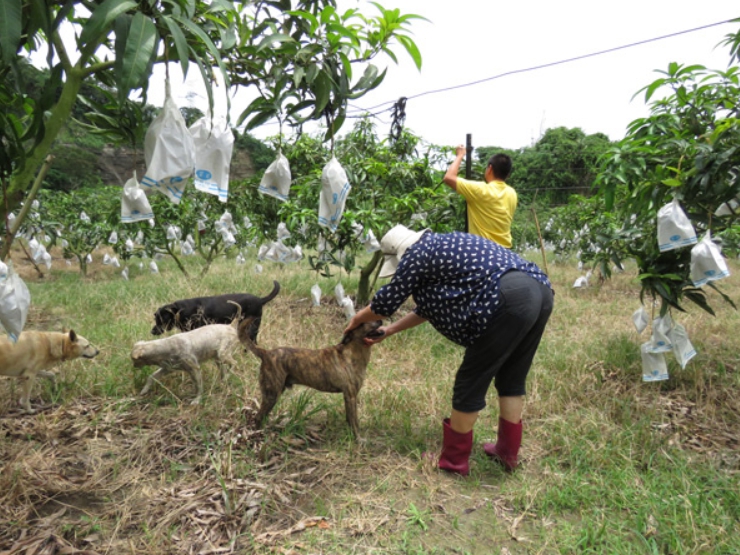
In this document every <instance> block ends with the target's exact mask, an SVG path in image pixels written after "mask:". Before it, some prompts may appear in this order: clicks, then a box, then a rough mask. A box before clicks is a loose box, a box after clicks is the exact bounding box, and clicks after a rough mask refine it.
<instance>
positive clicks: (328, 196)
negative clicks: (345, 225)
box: [319, 156, 352, 231]
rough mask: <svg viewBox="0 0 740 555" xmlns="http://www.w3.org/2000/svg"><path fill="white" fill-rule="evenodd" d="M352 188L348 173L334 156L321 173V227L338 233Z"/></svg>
mask: <svg viewBox="0 0 740 555" xmlns="http://www.w3.org/2000/svg"><path fill="white" fill-rule="evenodd" d="M351 189H352V187H351V186H350V184H349V180H348V179H347V173H346V172H345V171H344V168H342V165H341V164H340V163H339V160H337V159H336V158H335V157H334V156H332V158H331V160H329V162H328V163H327V164H326V166H324V169H323V171H322V172H321V194H320V195H319V225H320V226H323V227H328V228H329V229H330V230H331V231H336V230H337V226H338V225H339V221H340V220H341V219H342V213H343V212H344V203H345V202H346V201H347V195H349V192H350V190H351Z"/></svg>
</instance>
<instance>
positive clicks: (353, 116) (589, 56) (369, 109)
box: [347, 19, 734, 118]
mask: <svg viewBox="0 0 740 555" xmlns="http://www.w3.org/2000/svg"><path fill="white" fill-rule="evenodd" d="M732 21H734V20H732V19H727V20H724V21H718V22H716V23H710V24H708V25H702V26H700V27H694V28H692V29H686V30H683V31H677V32H675V33H669V34H667V35H660V36H657V37H653V38H650V39H645V40H641V41H637V42H632V43H629V44H624V45H622V46H615V47H613V48H607V49H606V50H599V51H597V52H591V53H590V54H582V55H580V56H574V57H572V58H565V59H563V60H558V61H556V62H548V63H545V64H540V65H536V66H531V67H527V68H521V69H514V70H511V71H506V72H504V73H499V74H498V75H493V76H491V77H485V78H483V79H477V80H475V81H470V82H469V83H462V84H459V85H452V86H450V87H443V88H441V89H433V90H429V91H424V92H421V93H417V94H412V95H409V96H406V100H413V99H415V98H420V97H422V96H426V95H430V94H437V93H442V92H447V91H452V90H456V89H462V88H465V87H472V86H473V85H479V84H481V83H486V82H488V81H493V80H495V79H500V78H502V77H508V76H510V75H516V74H519V73H526V72H530V71H536V70H538V69H545V68H548V67H554V66H557V65H562V64H567V63H571V62H575V61H578V60H584V59H586V58H593V57H594V56H601V55H604V54H609V53H612V52H617V51H619V50H624V49H627V48H633V47H635V46H640V45H643V44H648V43H651V42H656V41H659V40H664V39H668V38H673V37H677V36H680V35H685V34H688V33H694V32H696V31H702V30H704V29H709V28H711V27H717V26H718V25H724V24H726V23H731V22H732ZM395 103H396V101H395V100H389V101H386V102H382V103H380V104H377V105H375V106H372V107H370V108H367V109H364V110H363V109H361V108H359V107H357V108H354V110H357V111H362V112H365V113H366V112H372V111H373V110H376V109H377V108H380V107H381V106H386V105H388V104H391V105H394V104H395ZM391 109H392V106H390V107H388V108H385V109H383V110H381V111H380V112H376V113H374V114H367V115H370V116H375V115H378V114H381V113H383V112H386V111H388V110H391ZM347 117H348V118H357V117H364V116H355V115H349V110H348V114H347Z"/></svg>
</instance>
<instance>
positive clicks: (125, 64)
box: [116, 12, 159, 98]
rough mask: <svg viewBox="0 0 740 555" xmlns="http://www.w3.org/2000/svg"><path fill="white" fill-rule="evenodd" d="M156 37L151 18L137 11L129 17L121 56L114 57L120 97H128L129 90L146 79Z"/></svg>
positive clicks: (157, 37) (142, 83)
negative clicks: (129, 22)
mask: <svg viewBox="0 0 740 555" xmlns="http://www.w3.org/2000/svg"><path fill="white" fill-rule="evenodd" d="M158 39H159V35H158V34H157V28H156V27H155V26H154V23H153V22H152V20H151V19H149V18H148V17H147V16H145V15H144V14H142V13H141V12H137V13H136V14H135V15H134V17H133V18H132V19H131V26H130V27H129V30H128V35H127V37H126V45H125V48H124V53H123V58H122V59H119V57H118V56H117V57H116V74H117V75H116V77H117V78H116V85H117V87H118V91H119V95H121V98H128V95H129V92H131V91H132V90H134V89H138V88H141V87H143V86H144V85H145V84H146V82H147V81H148V79H149V74H150V71H149V69H150V63H151V61H152V58H153V57H154V56H156V53H157V44H158V42H159V41H158Z"/></svg>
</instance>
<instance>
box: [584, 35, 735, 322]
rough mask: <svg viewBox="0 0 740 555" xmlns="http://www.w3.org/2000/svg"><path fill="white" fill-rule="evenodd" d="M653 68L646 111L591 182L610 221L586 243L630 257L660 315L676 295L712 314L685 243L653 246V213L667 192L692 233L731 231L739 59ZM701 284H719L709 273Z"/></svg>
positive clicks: (602, 254)
mask: <svg viewBox="0 0 740 555" xmlns="http://www.w3.org/2000/svg"><path fill="white" fill-rule="evenodd" d="M736 51H737V43H736V45H735V52H736ZM661 73H662V77H660V78H659V79H657V80H655V81H654V82H652V83H650V84H649V85H648V86H646V87H645V88H644V89H642V92H644V94H645V100H646V102H650V110H651V114H650V115H649V116H648V117H646V118H641V119H638V120H636V121H634V122H632V124H630V126H629V129H628V134H627V136H626V137H625V139H624V140H622V141H621V142H619V143H618V144H617V145H616V146H614V147H613V148H612V149H611V150H610V151H609V153H608V156H607V158H606V164H605V168H604V171H603V174H602V175H601V177H600V181H599V184H600V188H601V191H602V192H603V195H604V196H603V199H604V204H603V209H604V210H605V211H606V212H608V213H612V212H613V213H614V214H615V215H616V220H617V221H618V222H619V226H618V228H615V229H613V232H612V233H608V234H602V236H601V237H599V236H598V232H599V230H597V229H593V235H592V243H593V245H594V247H593V249H592V250H593V251H594V252H595V254H594V258H595V259H597V260H600V261H602V262H607V261H609V260H613V261H616V262H619V261H621V260H624V259H626V258H634V260H636V262H637V266H638V272H639V275H638V277H639V280H640V283H641V286H642V293H641V294H642V296H648V297H650V298H653V299H656V300H658V301H660V305H661V308H660V310H661V315H663V314H665V313H666V312H667V311H668V309H669V307H673V308H675V309H677V310H684V308H683V303H684V301H685V300H688V301H691V302H693V303H695V304H697V305H698V306H700V307H701V308H703V309H704V310H706V311H708V312H710V313H712V314H713V313H714V312H713V309H712V307H711V306H710V305H709V302H708V299H707V295H706V293H705V291H704V290H703V289H702V288H699V287H696V286H694V283H693V281H692V279H691V274H690V266H691V249H690V248H682V249H677V250H669V251H667V252H661V251H660V250H659V247H658V238H657V226H656V216H657V213H658V210H659V209H660V208H661V207H662V206H664V205H666V204H667V203H669V202H671V201H672V200H673V199H674V198H676V199H678V201H679V203H680V206H681V207H682V208H683V210H684V212H685V213H686V214H687V215H688V217H689V218H690V220H691V222H692V224H693V226H694V228H695V230H696V232H697V234H698V235H699V236H700V237H701V236H702V235H703V234H704V233H705V232H707V231H711V235H712V236H713V237H715V238H718V239H720V240H721V237H722V235H723V234H725V233H728V232H732V233H733V236H737V234H736V233H734V232H733V231H732V230H733V229H734V228H735V225H736V222H737V221H738V216H740V214H739V213H738V212H737V210H735V209H733V208H732V206H736V204H733V203H735V202H736V200H735V199H737V197H738V195H740V178H739V177H738V176H739V175H740V112H739V108H738V107H739V106H740V68H738V67H737V66H731V67H729V68H728V69H727V70H725V71H718V70H709V69H707V68H705V67H703V66H699V65H681V64H678V63H672V64H670V65H669V67H668V69H667V71H664V72H661ZM659 93H661V94H663V95H664V96H662V97H661V96H660V95H659ZM725 203H729V204H727V205H726V208H727V209H726V210H719V212H718V209H720V207H722V206H725ZM723 212H724V213H726V214H727V215H718V214H722V213H723ZM728 237H729V235H728ZM707 285H708V286H709V287H711V288H713V289H715V290H717V291H719V289H718V287H717V286H716V284H715V283H714V282H709V283H708V284H707ZM722 296H723V298H725V299H726V300H727V301H730V299H729V298H727V297H726V296H725V295H722ZM730 302H731V301H730Z"/></svg>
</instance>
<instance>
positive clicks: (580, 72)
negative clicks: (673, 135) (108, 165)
mask: <svg viewBox="0 0 740 555" xmlns="http://www.w3.org/2000/svg"><path fill="white" fill-rule="evenodd" d="M379 3H380V4H381V5H383V6H384V7H386V8H399V9H400V10H401V11H402V12H403V13H415V14H419V15H423V16H424V17H426V18H427V19H428V20H429V22H424V21H416V22H415V23H414V25H413V32H414V39H415V41H416V43H417V45H418V46H419V49H420V50H421V53H422V56H423V66H422V70H421V72H419V71H417V70H416V68H415V67H414V66H413V64H412V63H411V61H410V58H408V56H407V55H406V54H405V52H402V50H401V48H400V47H396V52H398V53H399V61H400V64H399V65H398V66H396V65H395V64H393V63H392V62H390V65H389V71H388V76H387V77H386V80H385V81H384V82H383V83H382V84H381V85H380V87H379V88H378V89H377V90H376V91H373V92H372V93H371V94H369V95H367V96H365V97H363V98H362V99H360V100H358V101H355V103H354V104H353V105H352V106H353V107H362V108H366V109H369V108H373V107H375V106H378V105H382V108H386V107H388V106H389V105H388V104H385V103H387V102H392V101H395V100H397V99H398V98H399V97H401V96H405V97H408V98H409V100H408V102H407V104H406V126H407V127H408V128H409V129H410V130H412V131H413V132H415V133H416V134H417V135H420V136H421V137H422V138H423V139H424V140H426V141H429V142H432V143H436V144H440V145H455V144H460V143H464V142H465V136H466V134H467V133H470V134H472V141H473V146H501V147H506V148H519V147H523V146H528V145H530V144H532V143H533V142H535V141H536V140H537V139H538V137H540V136H541V134H542V133H543V132H544V130H546V129H548V128H552V127H559V126H564V127H569V128H571V127H580V128H581V129H583V131H584V132H586V133H588V134H590V133H597V132H602V133H605V134H607V135H608V136H609V137H610V138H611V139H613V140H617V139H620V138H622V137H623V136H624V132H625V129H626V126H627V125H628V124H629V122H630V121H632V120H634V119H636V118H638V117H643V116H645V115H647V113H648V112H647V108H646V107H645V104H644V100H643V98H642V97H641V96H640V97H637V98H635V99H634V100H632V96H633V95H634V94H635V93H636V92H637V91H638V90H639V89H641V88H642V87H644V86H645V85H647V84H648V83H650V82H652V81H653V80H654V79H656V78H658V77H659V75H658V74H657V73H656V72H655V70H665V69H666V68H667V66H668V64H669V63H670V62H673V61H675V62H679V63H682V64H694V63H698V64H703V65H706V66H708V67H710V68H713V69H725V68H726V67H727V64H728V61H729V49H728V48H727V47H724V46H721V47H717V45H718V43H720V42H721V41H722V40H723V38H724V37H725V35H727V34H728V33H731V32H735V31H736V30H737V29H738V27H739V26H740V25H738V24H724V25H718V26H713V27H710V28H707V29H703V30H699V31H693V32H689V33H685V34H681V35H679V36H675V37H671V38H664V39H662V40H657V41H653V42H648V43H646V44H642V45H638V46H633V47H630V48H625V49H621V50H617V51H614V52H610V53H606V54H602V55H598V56H593V57H589V58H586V59H582V60H578V61H573V62H569V63H565V64H559V65H554V66H552V67H547V68H543V69H536V70H532V71H525V72H520V71H521V70H525V69H527V68H533V67H536V66H541V65H545V64H551V63H554V62H558V61H561V60H567V59H569V58H575V57H579V56H585V55H588V54H592V53H596V52H600V51H604V50H610V49H614V48H618V47H621V46H625V45H629V44H632V43H637V42H642V41H649V40H650V39H654V38H657V37H661V36H664V35H670V34H675V33H681V32H683V31H688V30H690V29H695V28H698V27H702V26H706V25H711V24H714V23H719V22H721V21H725V20H728V19H732V18H737V17H740V3H739V2H737V0H705V1H704V2H697V1H696V0H639V1H638V0H620V1H618V2H603V1H594V0H562V1H560V2H554V1H552V0H518V1H509V2H498V1H495V0H455V1H453V2H442V1H436V0H435V1H431V0H379ZM339 6H340V8H348V7H353V6H359V7H360V8H361V9H362V10H363V12H365V13H368V14H374V13H375V8H374V7H373V6H372V5H371V4H370V3H369V2H367V1H366V0H339ZM509 72H517V73H514V74H512V75H503V74H506V73H509ZM195 73H196V72H193V79H194V78H195V76H194V74H195ZM499 75H503V76H501V77H498V78H496V79H492V80H488V81H486V82H483V83H480V84H477V85H471V86H467V87H459V88H456V89H453V90H450V91H446V92H437V93H433V94H424V93H429V92H430V91H435V90H438V89H444V88H447V87H452V86H457V85H464V84H466V83H470V82H472V81H477V80H481V79H488V78H492V77H496V76H499ZM195 89H197V87H196V86H194V85H187V86H185V87H177V88H176V89H175V90H176V91H177V93H176V94H177V95H179V97H178V104H181V105H182V104H187V103H188V102H190V103H191V104H192V103H194V104H195V105H198V104H199V101H198V99H197V96H195V97H194V96H193V94H191V95H190V99H189V100H187V99H186V95H187V93H188V91H190V92H191V93H192V92H193V90H195ZM416 95H423V96H419V97H417V98H414V96H416ZM247 97H248V95H247V94H244V93H240V94H237V96H236V98H235V99H234V107H235V108H236V110H238V109H239V108H243V107H244V106H246V104H247V103H248V98H247ZM150 101H151V102H152V103H154V104H157V103H161V100H160V99H158V98H157V94H156V93H155V92H154V91H152V93H151V95H150ZM203 101H204V100H201V101H200V103H202V102H203ZM199 107H200V106H199ZM372 111H373V112H376V111H378V109H375V110H372ZM233 113H234V115H235V116H236V115H238V113H239V112H238V111H235V112H233ZM390 121H391V118H390V113H384V114H382V115H380V116H379V117H378V118H377V119H376V122H377V125H378V131H379V133H381V134H386V133H388V132H389V130H390ZM276 132H277V127H276V126H275V125H269V124H268V125H266V126H264V127H263V128H261V129H259V130H256V131H255V132H254V134H255V135H256V136H258V137H265V136H267V135H271V134H275V133H276Z"/></svg>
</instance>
